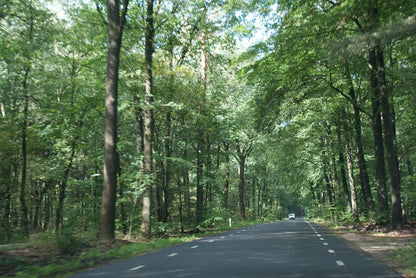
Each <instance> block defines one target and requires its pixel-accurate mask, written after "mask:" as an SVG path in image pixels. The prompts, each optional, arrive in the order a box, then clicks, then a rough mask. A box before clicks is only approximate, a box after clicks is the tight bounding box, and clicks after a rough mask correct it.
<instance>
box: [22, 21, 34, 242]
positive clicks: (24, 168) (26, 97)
mask: <svg viewBox="0 0 416 278" xmlns="http://www.w3.org/2000/svg"><path fill="white" fill-rule="evenodd" d="M32 24H33V23H32ZM29 70H30V68H29V67H26V70H25V75H24V80H23V91H24V102H23V103H24V105H23V122H22V135H21V136H22V146H21V147H22V178H21V181H20V196H19V197H20V206H21V210H22V216H21V228H22V232H23V236H24V237H28V236H29V213H28V209H27V206H26V175H27V142H26V139H27V138H26V135H27V126H28V117H29V95H28V92H27V90H28V88H27V79H28V75H29Z"/></svg>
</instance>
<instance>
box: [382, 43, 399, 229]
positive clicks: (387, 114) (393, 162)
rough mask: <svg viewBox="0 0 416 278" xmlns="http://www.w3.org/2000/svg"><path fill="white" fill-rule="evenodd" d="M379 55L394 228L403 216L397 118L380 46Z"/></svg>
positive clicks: (383, 121) (383, 120)
mask: <svg viewBox="0 0 416 278" xmlns="http://www.w3.org/2000/svg"><path fill="white" fill-rule="evenodd" d="M376 57H377V66H378V68H377V77H378V84H379V87H380V100H381V115H382V123H383V130H384V144H385V146H386V154H387V166H388V170H389V175H390V192H391V206H392V228H393V229H400V228H401V225H402V222H403V217H402V206H401V200H402V199H401V195H400V171H399V161H398V157H397V146H396V141H395V138H396V131H395V119H394V114H393V113H392V111H393V103H390V100H389V98H390V96H389V94H390V92H389V90H388V87H387V81H386V70H385V66H384V55H383V50H382V49H381V47H380V46H377V47H376Z"/></svg>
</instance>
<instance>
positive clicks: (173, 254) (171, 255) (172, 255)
mask: <svg viewBox="0 0 416 278" xmlns="http://www.w3.org/2000/svg"><path fill="white" fill-rule="evenodd" d="M176 255H178V253H172V254H170V255H168V257H174V256H176Z"/></svg>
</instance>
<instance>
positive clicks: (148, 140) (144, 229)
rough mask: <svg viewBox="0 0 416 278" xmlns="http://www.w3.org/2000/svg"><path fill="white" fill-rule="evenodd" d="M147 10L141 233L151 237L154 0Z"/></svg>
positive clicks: (148, 4)
mask: <svg viewBox="0 0 416 278" xmlns="http://www.w3.org/2000/svg"><path fill="white" fill-rule="evenodd" d="M146 2H147V12H146V41H145V73H146V77H145V83H146V84H145V86H146V88H145V97H144V105H145V111H144V171H145V174H146V181H145V191H144V192H143V210H142V223H141V227H140V230H141V233H142V235H143V236H146V237H150V234H151V223H150V215H151V192H152V188H153V183H154V178H155V177H154V173H153V168H154V165H153V124H154V123H153V121H154V119H153V73H152V65H153V51H154V47H153V39H154V34H155V30H154V26H153V16H154V15H153V0H147V1H146Z"/></svg>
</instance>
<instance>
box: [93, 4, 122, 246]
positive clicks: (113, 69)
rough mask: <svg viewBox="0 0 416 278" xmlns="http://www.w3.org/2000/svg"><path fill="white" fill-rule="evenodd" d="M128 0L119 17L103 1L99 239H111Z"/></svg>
mask: <svg viewBox="0 0 416 278" xmlns="http://www.w3.org/2000/svg"><path fill="white" fill-rule="evenodd" d="M128 2H129V0H125V1H124V2H123V10H122V14H121V16H120V3H119V0H107V10H108V53H107V77H106V86H105V130H104V171H103V172H104V173H103V174H104V184H103V198H102V202H101V212H100V226H99V237H100V239H101V240H103V241H113V240H114V232H115V231H114V230H115V210H116V207H115V206H116V191H117V170H118V157H117V99H118V70H119V65H120V51H121V44H122V34H123V26H124V23H125V21H126V13H127V6H128Z"/></svg>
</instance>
